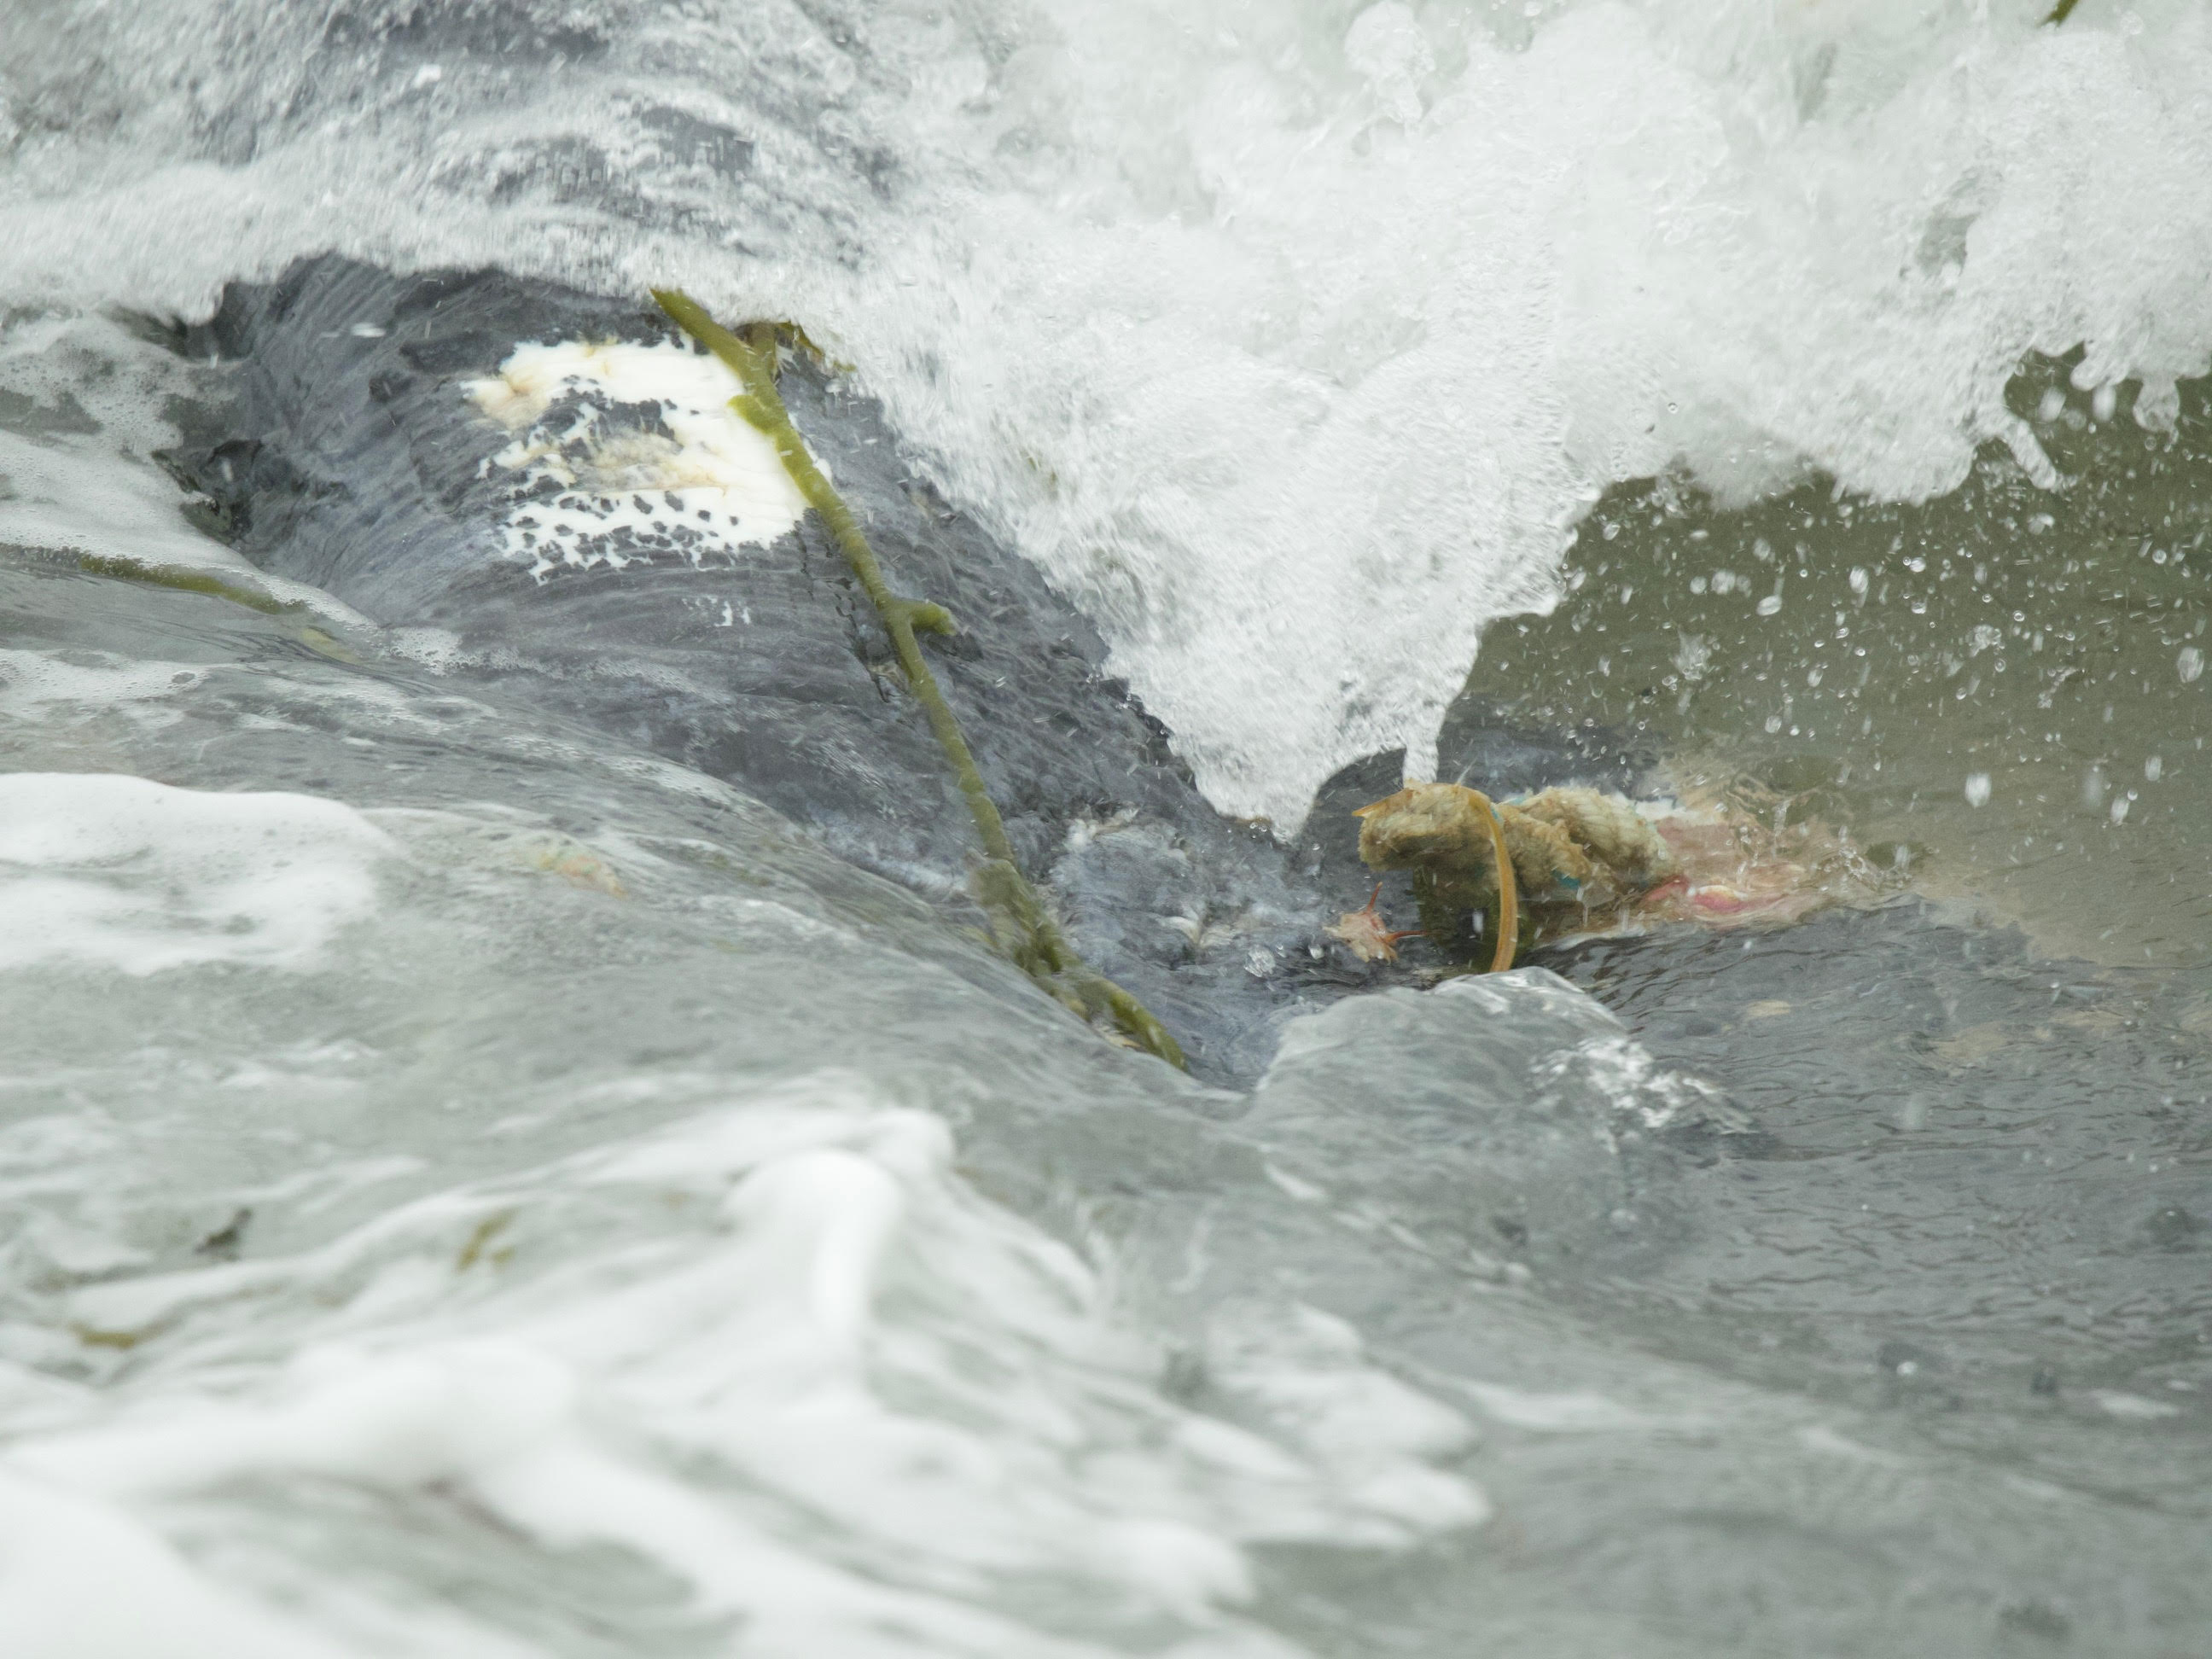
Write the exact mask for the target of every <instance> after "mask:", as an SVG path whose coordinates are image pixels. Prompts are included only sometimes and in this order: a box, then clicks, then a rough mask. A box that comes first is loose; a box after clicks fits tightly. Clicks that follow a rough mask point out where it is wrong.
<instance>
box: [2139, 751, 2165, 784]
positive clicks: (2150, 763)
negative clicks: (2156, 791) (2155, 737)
mask: <svg viewBox="0 0 2212 1659" xmlns="http://www.w3.org/2000/svg"><path fill="white" fill-rule="evenodd" d="M2165 770H2166V763H2165V762H2164V761H2163V760H2161V759H2160V758H2159V757H2157V756H2156V755H2153V756H2152V757H2150V758H2149V759H2148V760H2147V761H2145V762H2144V763H2143V777H2144V779H2145V780H2146V781H2148V782H2151V783H2156V782H2157V781H2159V778H2160V775H2161V774H2163V773H2164V772H2165Z"/></svg>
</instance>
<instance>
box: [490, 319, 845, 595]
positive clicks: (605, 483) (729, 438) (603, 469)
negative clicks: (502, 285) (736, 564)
mask: <svg viewBox="0 0 2212 1659" xmlns="http://www.w3.org/2000/svg"><path fill="white" fill-rule="evenodd" d="M467 389H468V394H469V397H470V399H471V401H472V402H473V403H475V404H476V405H477V408H478V409H480V410H483V412H484V413H485V414H486V415H489V416H491V417H492V418H493V419H494V420H495V421H498V422H500V423H501V425H503V426H505V427H506V428H507V429H508V430H509V431H511V432H513V433H514V434H515V441H514V442H513V443H512V444H510V445H509V446H508V447H507V448H506V449H504V450H502V451H501V452H500V453H499V454H498V455H497V456H496V457H495V458H494V459H495V460H496V462H497V463H498V465H501V466H503V467H506V468H507V469H509V470H510V471H515V472H519V473H520V474H521V475H522V477H521V478H520V480H519V481H518V482H519V484H520V489H518V492H517V495H518V499H517V500H516V502H515V505H514V507H513V510H512V511H511V512H510V513H508V515H507V523H506V525H505V526H504V529H503V534H504V537H505V541H506V550H507V555H508V556H509V557H512V558H514V559H517V560H521V561H527V562H528V563H529V565H530V568H531V574H532V575H533V576H536V577H537V578H538V579H539V580H544V577H545V576H546V574H547V573H549V572H550V571H552V570H554V569H556V568H561V567H567V568H573V569H579V570H581V569H588V568H591V567H592V566H593V565H599V564H604V565H607V566H609V567H611V568H614V569H617V570H619V569H621V568H623V566H624V565H626V564H629V562H632V561H633V560H635V559H640V558H645V557H649V556H651V555H652V554H653V552H654V551H656V550H665V551H672V552H678V553H681V554H682V556H684V557H685V558H687V559H689V560H690V562H692V563H693V564H695V565H696V564H699V563H702V562H704V560H705V558H706V556H708V554H710V553H728V552H730V551H732V550H735V549H737V548H739V547H744V546H750V545H757V544H764V543H768V542H772V541H774V540H775V539H776V538H778V537H780V536H782V535H785V534H787V532H789V531H790V530H791V529H792V527H793V526H795V525H796V524H798V522H799V520H800V519H801V518H802V517H803V516H804V515H805V512H806V499H805V496H803V495H800V494H799V486H798V485H797V484H795V483H793V482H792V480H791V475H790V474H789V473H788V472H787V471H785V470H784V465H783V460H782V458H781V456H779V455H778V454H777V453H776V452H775V445H773V444H772V443H770V442H769V440H768V439H767V438H766V437H765V436H764V435H763V434H762V433H761V432H760V431H759V430H758V428H755V427H754V426H753V425H752V424H751V423H750V422H748V421H746V420H745V419H744V417H743V416H740V415H739V414H738V413H737V411H736V410H733V409H732V408H731V407H730V399H731V398H732V397H733V396H735V395H736V392H737V390H738V386H737V381H736V379H735V377H734V376H732V374H731V373H730V371H729V370H728V369H727V368H724V367H723V366H722V364H721V363H720V362H718V361H717V360H715V359H714V358H712V357H702V356H699V355H698V354H697V353H696V352H693V351H690V350H688V349H685V348H684V347H683V346H679V345H675V344H666V343H664V344H660V345H636V344H631V343H625V342H620V341H613V342H607V343H598V344H592V343H585V342H582V341H575V340H568V341H562V342H561V343H556V344H553V345H542V344H538V343H531V344H526V345H520V346H517V347H516V348H515V349H514V351H513V355H512V356H509V357H508V358H507V361H506V362H504V363H502V364H501V366H500V372H499V374H497V375H495V376H494V377H492V378H490V379H488V380H472V381H471V382H470V383H469V385H468V388H467ZM573 392H582V393H585V394H587V395H591V396H593V397H595V398H599V399H602V400H604V401H605V402H607V403H610V404H658V405H659V410H660V419H661V422H662V424H663V425H665V427H666V428H667V432H668V435H666V436H663V435H661V434H659V433H657V432H643V431H637V430H634V429H624V430H618V431H614V432H603V431H602V430H601V416H600V413H599V410H597V409H594V408H592V407H589V406H588V405H587V406H585V407H583V408H580V409H577V408H574V406H573V405H571V406H570V413H571V414H572V415H573V418H563V419H561V420H559V421H556V422H554V423H551V424H548V422H547V416H548V415H549V414H550V412H551V411H552V410H554V409H555V408H556V406H558V405H561V404H562V400H563V399H564V398H567V397H568V395H569V394H570V393H573ZM579 446H580V448H579ZM818 464H819V463H818V462H817V465H818ZM823 471H825V472H826V471H828V469H827V468H824V469H823ZM547 480H550V481H551V482H552V483H554V484H555V485H556V486H558V493H557V494H545V493H542V492H543V491H544V483H545V481H547ZM533 490H534V491H539V492H541V493H539V494H535V495H532V494H526V493H525V492H528V491H533Z"/></svg>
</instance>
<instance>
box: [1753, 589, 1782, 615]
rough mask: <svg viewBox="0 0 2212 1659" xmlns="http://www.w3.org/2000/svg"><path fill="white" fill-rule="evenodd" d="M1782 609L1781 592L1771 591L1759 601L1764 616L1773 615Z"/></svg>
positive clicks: (1760, 610)
mask: <svg viewBox="0 0 2212 1659" xmlns="http://www.w3.org/2000/svg"><path fill="white" fill-rule="evenodd" d="M1781 609H1782V596H1781V595H1780V594H1779V593H1769V594H1768V595H1767V596H1766V597H1765V599H1761V600H1760V601H1759V615H1760V616H1762V617H1771V616H1772V615H1773V614H1774V613H1775V612H1776V611H1779V610H1781Z"/></svg>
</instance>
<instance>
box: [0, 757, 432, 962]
mask: <svg viewBox="0 0 2212 1659" xmlns="http://www.w3.org/2000/svg"><path fill="white" fill-rule="evenodd" d="M397 851H398V848H396V846H395V845H394V844H393V843H392V841H391V840H390V839H389V837H387V836H386V835H385V834H384V833H383V832H382V831H381V830H380V829H376V828H375V827H374V825H372V824H371V823H368V821H367V820H366V819H364V818H362V817H361V815H360V814H358V813H356V812H355V811H353V810H352V809H351V808H349V807H346V806H343V805H339V804H338V803H337V802H335V801H328V800H320V799H315V798H314V797H313V796H307V795H295V794H280V793H255V794H244V793H241V794H219V793H204V792H202V791H199V790H192V789H175V788H171V787H169V786H167V785H166V784H159V783H155V782H153V781H150V780H149V779H146V778H134V777H127V776H123V775H116V774H109V773H68V772H11V773H7V774H0V969H21V968H29V967H36V966H45V965H60V964H76V965H85V966H90V967H94V968H105V969H120V970H121V971H123V972H125V973H126V974H134V975H145V974H155V973H159V972H161V971H162V970H163V969H169V968H178V967H183V966H185V965H188V964H192V963H216V962H233V963H250V964H253V965H256V966H261V967H275V968H295V969H296V968H307V967H312V966H313V965H315V963H317V961H318V960H319V958H320V957H321V955H322V953H323V951H324V950H325V947H326V946H327V945H329V943H330V942H331V939H332V938H333V937H334V936H335V934H336V933H337V931H338V929H339V928H341V927H343V926H344V925H345V924H347V923H348V922H350V921H356V920H357V919H359V918H361V917H362V916H364V915H368V913H369V911H370V910H371V909H372V908H374V903H375V898H376V885H375V874H374V872H375V866H376V865H377V863H378V862H379V861H380V860H384V859H386V858H389V857H391V856H392V855H393V854H396V853H397Z"/></svg>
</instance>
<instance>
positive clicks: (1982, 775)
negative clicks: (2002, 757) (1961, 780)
mask: <svg viewBox="0 0 2212 1659" xmlns="http://www.w3.org/2000/svg"><path fill="white" fill-rule="evenodd" d="M1989 804H1990V775H1989V774H1988V773H1986V772H1969V773H1968V774H1966V805H1969V806H1987V805H1989Z"/></svg>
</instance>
